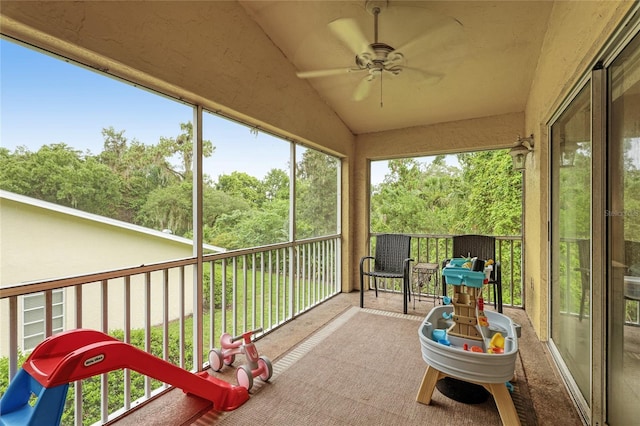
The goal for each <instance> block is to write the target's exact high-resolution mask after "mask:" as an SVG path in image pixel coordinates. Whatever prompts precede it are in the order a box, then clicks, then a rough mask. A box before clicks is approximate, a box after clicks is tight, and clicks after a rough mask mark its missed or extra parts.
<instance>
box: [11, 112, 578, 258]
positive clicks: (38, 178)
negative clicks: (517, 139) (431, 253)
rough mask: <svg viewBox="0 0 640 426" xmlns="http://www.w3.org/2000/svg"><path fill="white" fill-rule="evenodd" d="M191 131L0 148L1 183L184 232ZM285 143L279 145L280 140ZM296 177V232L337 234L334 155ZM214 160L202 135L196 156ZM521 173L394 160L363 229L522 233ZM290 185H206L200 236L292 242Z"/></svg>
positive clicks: (307, 159)
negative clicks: (149, 140)
mask: <svg viewBox="0 0 640 426" xmlns="http://www.w3.org/2000/svg"><path fill="white" fill-rule="evenodd" d="M192 132H193V127H192V125H191V123H182V124H180V131H179V133H178V135H177V136H174V137H161V138H160V140H159V141H158V143H157V144H156V145H144V144H142V143H140V142H139V141H137V140H136V139H128V138H127V137H126V136H125V131H124V130H115V129H114V128H113V127H108V128H105V129H103V130H102V137H103V140H104V144H103V150H102V152H100V153H98V154H95V155H94V154H92V153H91V152H81V151H79V150H77V149H74V148H72V147H70V146H68V145H66V144H65V143H57V144H51V145H43V146H42V147H40V148H39V149H38V150H37V151H36V152H31V151H29V150H28V149H27V148H25V147H19V148H17V149H15V150H14V151H13V152H11V151H9V150H8V149H5V148H0V188H2V189H5V190H8V191H11V192H14V193H18V194H23V195H27V196H30V197H33V198H37V199H41V200H45V201H49V202H53V203H56V204H60V205H64V206H68V207H72V208H76V209H80V210H83V211H87V212H90V213H95V214H98V215H102V216H107V217H110V218H114V219H119V220H123V221H126V222H129V223H134V224H138V225H141V226H145V227H149V228H153V229H158V230H164V229H170V230H171V231H172V232H173V233H174V234H177V235H183V236H187V237H188V236H190V235H193V229H192V227H193V219H192V208H193V207H192V205H193V203H192V197H193V182H192V180H193V175H192V166H193V143H192V142H193V139H192V138H193V137H192ZM283 143H286V142H284V141H283ZM299 152H300V153H301V155H299V159H298V160H297V164H296V169H295V170H296V173H295V179H296V182H295V183H296V184H295V200H296V227H295V231H296V237H297V238H309V237H313V236H321V235H331V234H334V233H336V232H337V229H338V220H339V219H338V201H339V200H338V193H339V188H338V183H339V160H338V159H337V158H335V157H332V156H329V155H326V154H323V153H321V152H319V151H316V150H313V149H308V148H300V150H299ZM211 155H215V147H214V145H213V143H212V142H211V141H203V156H205V157H209V156H211ZM578 185H579V182H576V186H578ZM521 192H522V178H521V175H520V173H519V172H514V171H513V170H512V168H511V161H510V157H509V155H508V153H507V152H506V151H484V152H475V153H465V154H459V155H457V164H454V165H452V164H450V161H448V160H447V158H445V157H444V156H437V157H431V158H427V159H426V160H425V159H415V158H407V159H396V160H390V161H389V162H388V173H387V175H386V176H385V178H384V181H383V182H382V183H380V184H378V185H375V186H373V187H372V192H371V222H370V225H371V231H372V232H406V233H424V234H455V233H464V232H473V233H483V234H493V235H519V234H520V218H521V214H522V211H521ZM290 193H291V182H290V173H289V171H287V170H281V169H275V168H274V169H272V170H270V171H269V173H268V174H267V175H266V176H264V177H263V178H262V179H260V178H258V177H255V176H251V175H249V174H247V173H245V172H240V171H234V172H232V173H230V174H225V175H221V176H219V177H218V179H217V181H216V182H214V181H213V180H212V179H211V178H210V177H208V176H205V178H204V184H203V213H204V214H203V226H204V229H203V233H204V236H205V242H206V243H210V244H214V245H218V246H222V247H226V248H228V249H237V248H243V247H255V246H259V245H265V244H272V243H276V242H282V241H286V240H288V238H289V232H290V231H289V213H290Z"/></svg>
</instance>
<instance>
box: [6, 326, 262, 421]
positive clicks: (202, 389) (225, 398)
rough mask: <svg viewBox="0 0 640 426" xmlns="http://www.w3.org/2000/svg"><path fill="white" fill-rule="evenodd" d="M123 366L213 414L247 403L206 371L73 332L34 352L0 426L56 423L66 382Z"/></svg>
mask: <svg viewBox="0 0 640 426" xmlns="http://www.w3.org/2000/svg"><path fill="white" fill-rule="evenodd" d="M122 368H129V369H131V370H134V371H137V372H138V373H141V374H144V375H146V376H149V377H152V378H154V379H157V380H160V381H162V382H164V383H167V384H170V385H173V386H175V387H177V388H180V389H182V390H183V391H184V392H185V393H189V394H193V395H196V396H199V397H200V398H204V399H207V400H209V401H211V402H213V406H214V408H216V409H217V410H224V411H229V410H234V409H236V408H238V407H239V406H241V405H242V404H244V403H245V402H246V401H247V400H248V399H249V392H248V391H247V389H246V388H244V387H242V386H235V385H232V384H230V383H228V382H225V381H223V380H220V379H218V378H216V377H213V376H211V375H209V373H207V372H206V371H202V372H199V373H191V372H189V371H187V370H184V369H182V368H180V367H178V366H175V365H173V364H171V363H169V362H166V361H164V360H162V359H160V358H157V357H155V356H153V355H150V354H148V353H147V352H144V351H142V350H140V349H138V348H136V347H134V346H132V345H129V344H127V343H123V342H121V341H119V340H117V339H115V338H113V337H111V336H108V335H106V334H104V333H101V332H99V331H95V330H87V329H77V330H71V331H66V332H63V333H59V334H56V335H55V336H51V337H49V338H48V339H46V340H44V341H43V342H42V343H40V344H39V345H38V346H37V347H36V348H35V349H34V350H33V352H32V353H31V355H29V358H27V360H26V361H25V362H24V364H23V365H22V368H21V369H20V370H19V371H18V374H16V376H15V377H14V378H13V380H12V381H11V383H9V387H8V388H7V391H6V392H5V394H4V395H3V396H2V399H0V425H2V426H5V425H6V426H10V425H34V426H35V425H45V424H46V425H58V424H60V419H61V417H62V411H63V410H64V404H65V399H66V396H67V389H68V387H69V383H70V382H74V381H76V380H82V379H86V378H88V377H92V376H95V375H98V374H102V373H107V372H109V371H113V370H119V369H122ZM32 395H34V396H35V397H36V399H35V404H33V406H32V405H31V404H30V403H29V401H30V399H31V397H32Z"/></svg>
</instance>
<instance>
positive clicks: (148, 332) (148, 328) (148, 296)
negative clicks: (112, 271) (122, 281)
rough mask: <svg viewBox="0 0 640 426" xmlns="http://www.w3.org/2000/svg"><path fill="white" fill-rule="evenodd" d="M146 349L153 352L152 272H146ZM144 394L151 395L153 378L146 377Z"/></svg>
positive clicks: (147, 396)
mask: <svg viewBox="0 0 640 426" xmlns="http://www.w3.org/2000/svg"><path fill="white" fill-rule="evenodd" d="M144 350H145V351H146V352H148V353H151V272H147V273H145V274H144ZM144 396H145V398H149V397H151V378H150V377H149V376H146V377H145V379H144Z"/></svg>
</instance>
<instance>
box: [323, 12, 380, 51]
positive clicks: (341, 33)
mask: <svg viewBox="0 0 640 426" xmlns="http://www.w3.org/2000/svg"><path fill="white" fill-rule="evenodd" d="M329 29H330V30H331V31H332V32H333V34H335V36H336V37H338V38H339V39H340V40H341V41H342V43H344V45H345V46H347V47H348V48H349V50H351V52H352V53H353V54H354V55H360V54H361V53H364V52H369V53H370V54H372V55H373V50H372V49H371V47H370V46H369V44H370V43H369V41H368V40H367V38H366V37H365V36H364V34H363V33H362V30H361V29H360V26H359V25H358V23H357V22H356V21H355V20H354V19H351V18H341V19H336V20H335V21H332V22H329Z"/></svg>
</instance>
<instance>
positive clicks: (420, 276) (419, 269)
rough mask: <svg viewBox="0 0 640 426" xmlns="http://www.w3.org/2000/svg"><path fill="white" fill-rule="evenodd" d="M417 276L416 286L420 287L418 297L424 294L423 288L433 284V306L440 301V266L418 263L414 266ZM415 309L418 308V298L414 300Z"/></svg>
mask: <svg viewBox="0 0 640 426" xmlns="http://www.w3.org/2000/svg"><path fill="white" fill-rule="evenodd" d="M413 274H415V277H416V278H415V280H414V282H415V284H416V285H417V286H418V297H420V295H421V294H422V288H423V287H427V288H428V286H429V283H432V284H433V304H434V305H435V304H436V299H438V289H439V288H440V265H438V264H437V263H416V264H415V265H413ZM413 308H414V309H415V308H416V298H415V296H414V298H413Z"/></svg>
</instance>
